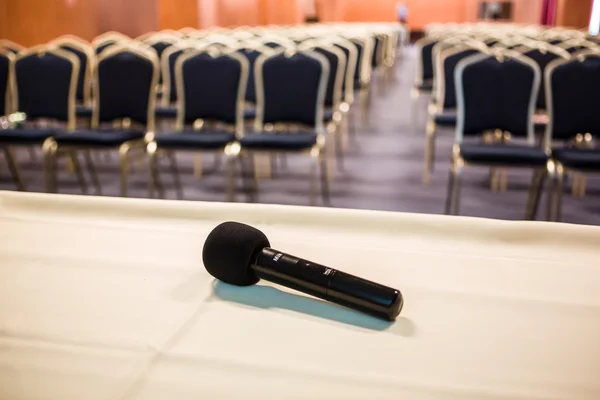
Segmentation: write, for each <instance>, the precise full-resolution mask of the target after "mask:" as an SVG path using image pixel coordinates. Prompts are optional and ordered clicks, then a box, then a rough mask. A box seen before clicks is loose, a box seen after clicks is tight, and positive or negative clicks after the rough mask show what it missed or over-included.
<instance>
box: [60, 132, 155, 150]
mask: <svg viewBox="0 0 600 400" xmlns="http://www.w3.org/2000/svg"><path fill="white" fill-rule="evenodd" d="M145 134H146V133H145V132H144V131H137V130H131V131H120V130H110V129H107V130H94V131H85V130H83V131H74V132H71V133H63V134H60V135H56V136H55V138H54V140H56V142H57V143H58V144H59V145H60V144H62V145H69V146H86V147H115V146H120V145H121V144H123V143H125V142H128V141H130V140H139V139H143V138H144V135H145Z"/></svg>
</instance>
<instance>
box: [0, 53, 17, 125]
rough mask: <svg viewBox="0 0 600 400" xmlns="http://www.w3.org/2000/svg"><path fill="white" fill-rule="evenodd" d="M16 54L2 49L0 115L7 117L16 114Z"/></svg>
mask: <svg viewBox="0 0 600 400" xmlns="http://www.w3.org/2000/svg"><path fill="white" fill-rule="evenodd" d="M14 62H15V56H14V54H13V53H12V52H11V51H9V50H6V49H0V115H2V116H7V115H10V114H12V113H13V112H14V105H13V97H14V79H13V76H12V74H13V68H14V65H13V63H14Z"/></svg>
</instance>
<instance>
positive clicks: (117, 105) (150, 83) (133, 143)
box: [44, 42, 159, 196]
mask: <svg viewBox="0 0 600 400" xmlns="http://www.w3.org/2000/svg"><path fill="white" fill-rule="evenodd" d="M158 74H159V64H158V58H157V57H156V54H155V53H154V51H152V50H150V49H148V48H145V47H142V46H140V45H138V44H136V43H135V42H129V43H122V44H118V45H114V46H112V47H111V48H109V49H106V50H105V51H103V52H102V53H101V54H100V56H99V57H98V64H97V67H96V69H95V78H96V79H95V81H96V85H95V87H94V98H95V99H96V103H95V104H94V110H93V114H92V129H91V130H81V131H74V132H69V133H64V134H60V135H56V136H55V137H54V138H49V139H48V140H46V142H45V143H44V159H45V163H46V171H47V174H46V190H47V191H48V192H56V191H57V182H56V154H57V152H59V151H70V152H78V151H83V153H84V156H85V157H86V161H87V164H88V168H89V170H90V174H91V175H92V179H93V181H94V184H95V186H96V189H97V191H98V192H100V191H101V188H100V182H99V181H98V177H97V174H96V171H95V168H94V167H93V162H92V159H91V156H90V152H91V151H94V150H111V149H114V150H118V152H119V156H120V164H121V196H127V179H128V175H129V164H130V161H131V160H130V153H131V151H132V150H137V151H138V152H139V153H141V155H144V154H145V147H146V143H147V141H150V140H151V139H152V138H153V136H154V107H155V102H156V84H157V82H158ZM115 122H116V123H117V125H116V126H115ZM101 124H112V126H110V127H109V128H106V127H104V126H101ZM134 124H138V125H139V126H138V127H136V126H135V125H134Z"/></svg>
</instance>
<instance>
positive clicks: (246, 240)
mask: <svg viewBox="0 0 600 400" xmlns="http://www.w3.org/2000/svg"><path fill="white" fill-rule="evenodd" d="M270 246H271V244H270V243H269V239H267V237H266V236H265V234H264V233H262V232H261V231H259V230H258V229H256V228H253V227H251V226H249V225H246V224H242V223H239V222H224V223H222V224H221V225H219V226H217V227H216V228H215V229H213V230H212V232H211V233H210V234H209V235H208V237H207V238H206V242H204V248H203V249H202V261H203V262H204V266H205V267H206V270H207V271H208V273H209V274H211V275H212V276H214V277H215V278H217V279H219V280H221V281H223V282H225V283H229V284H231V285H237V286H248V285H253V284H255V283H256V282H258V280H259V279H258V278H257V277H256V275H254V271H252V268H250V264H251V263H252V261H253V257H254V256H255V255H256V254H257V253H258V252H259V251H260V250H262V249H264V248H265V247H270Z"/></svg>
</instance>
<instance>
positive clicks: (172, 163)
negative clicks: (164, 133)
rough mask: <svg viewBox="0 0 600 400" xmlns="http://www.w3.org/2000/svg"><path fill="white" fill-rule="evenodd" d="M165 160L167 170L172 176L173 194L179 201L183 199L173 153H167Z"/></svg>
mask: <svg viewBox="0 0 600 400" xmlns="http://www.w3.org/2000/svg"><path fill="white" fill-rule="evenodd" d="M167 158H168V159H169V169H170V170H171V175H173V182H174V183H175V192H176V193H177V198H178V199H179V200H182V199H183V188H182V187H181V180H180V179H179V169H178V168H177V161H176V159H175V152H173V151H169V152H167Z"/></svg>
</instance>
